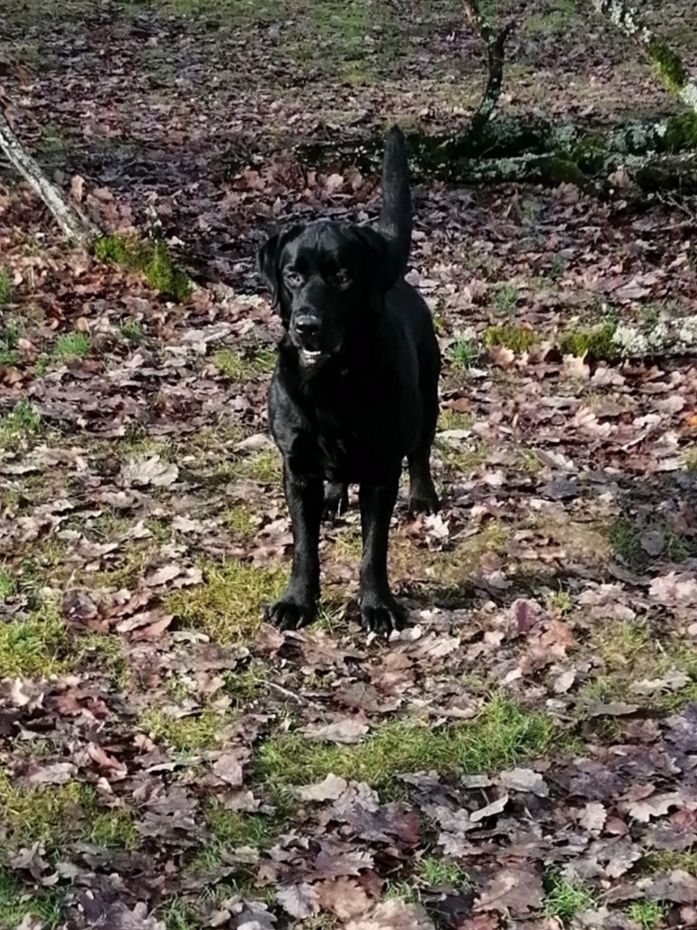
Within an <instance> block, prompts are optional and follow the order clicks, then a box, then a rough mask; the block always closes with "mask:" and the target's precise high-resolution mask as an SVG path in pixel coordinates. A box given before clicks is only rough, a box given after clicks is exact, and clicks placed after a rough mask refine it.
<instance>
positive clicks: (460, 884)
mask: <svg viewBox="0 0 697 930" xmlns="http://www.w3.org/2000/svg"><path fill="white" fill-rule="evenodd" d="M416 877H417V880H418V881H419V882H423V884H425V885H428V887H429V888H452V889H453V890H456V891H457V890H461V889H463V888H468V887H469V886H470V885H471V884H472V883H471V881H470V877H469V875H468V874H467V872H466V871H465V869H463V868H462V866H461V865H460V863H459V862H455V861H454V860H452V859H439V858H436V857H435V856H425V857H424V858H423V859H421V860H419V863H418V866H417V869H416Z"/></svg>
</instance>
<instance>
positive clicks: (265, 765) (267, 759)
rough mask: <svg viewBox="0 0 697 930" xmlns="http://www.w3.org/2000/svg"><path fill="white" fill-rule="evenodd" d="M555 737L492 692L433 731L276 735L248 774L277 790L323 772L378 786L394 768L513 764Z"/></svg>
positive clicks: (540, 717) (397, 728)
mask: <svg viewBox="0 0 697 930" xmlns="http://www.w3.org/2000/svg"><path fill="white" fill-rule="evenodd" d="M557 735H558V734H557V733H556V728H555V726H554V724H553V722H552V721H551V720H550V719H549V718H548V717H546V716H545V715H544V714H540V713H537V712H534V711H533V712H530V711H526V710H524V709H523V708H521V707H519V706H517V705H515V704H514V703H512V702H511V701H509V700H507V699H506V698H504V697H501V696H499V695H494V696H492V697H491V699H490V700H489V701H488V702H487V703H486V704H485V705H484V707H483V708H482V710H481V712H480V714H479V716H478V717H476V718H475V719H474V720H473V721H471V722H467V723H463V724H453V725H450V726H446V727H443V728H442V729H440V730H433V729H431V728H429V727H427V726H421V725H419V724H418V723H415V722H413V721H398V720H397V721H394V722H391V723H386V724H383V725H381V726H379V727H377V728H376V729H375V730H373V732H372V733H371V734H370V735H369V736H368V738H367V739H366V740H365V741H364V742H363V743H361V744H360V745H358V746H355V747H337V746H330V745H326V744H322V743H312V742H310V741H309V740H307V739H306V738H305V737H303V736H302V735H301V734H299V733H293V732H290V733H283V734H279V735H277V736H275V737H272V738H270V739H268V740H267V741H266V742H264V743H262V745H261V746H260V748H259V754H258V758H257V763H256V776H257V777H258V778H259V779H260V781H261V782H262V783H264V784H267V785H269V786H271V787H274V788H277V789H278V788H282V787H285V786H291V785H305V784H312V783H313V782H318V781H322V779H323V778H325V777H326V776H327V775H329V774H334V775H339V776H341V777H343V778H347V779H354V780H356V781H365V782H367V783H368V784H371V785H378V786H383V787H385V786H387V785H388V784H390V783H391V781H392V779H394V777H395V776H397V775H399V774H400V773H405V772H413V771H420V770H422V769H432V770H435V771H437V772H441V773H443V774H454V773H457V772H460V773H463V774H465V773H470V774H471V773H476V772H488V771H493V770H495V769H498V768H501V767H504V766H509V765H510V766H513V765H516V764H517V763H518V762H520V761H521V760H522V759H525V758H530V757H531V756H535V755H543V754H544V753H545V752H546V751H547V750H548V749H549V747H550V745H551V744H552V741H553V740H554V739H555V736H557Z"/></svg>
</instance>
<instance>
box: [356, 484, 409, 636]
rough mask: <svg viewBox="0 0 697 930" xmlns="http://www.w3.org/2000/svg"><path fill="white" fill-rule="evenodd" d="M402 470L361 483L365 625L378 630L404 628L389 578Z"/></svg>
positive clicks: (361, 588) (403, 618) (403, 617)
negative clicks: (389, 551)
mask: <svg viewBox="0 0 697 930" xmlns="http://www.w3.org/2000/svg"><path fill="white" fill-rule="evenodd" d="M398 487H399V472H398V471H397V472H396V473H395V474H394V475H393V476H392V477H391V478H390V479H389V480H388V481H386V482H385V483H384V484H361V487H360V495H359V496H360V504H361V528H362V530H363V558H362V560H361V581H360V595H359V599H360V608H361V619H362V621H363V626H364V627H365V628H366V629H368V630H374V631H375V632H377V633H385V634H387V633H390V632H391V631H392V630H401V629H402V627H403V626H404V621H405V618H406V612H405V610H404V608H403V607H401V606H400V605H399V604H398V603H397V601H396V600H395V599H394V597H393V596H392V592H391V591H390V583H389V581H388V578H387V546H388V539H389V532H390V519H391V518H392V511H393V510H394V505H395V501H396V500H397V490H398Z"/></svg>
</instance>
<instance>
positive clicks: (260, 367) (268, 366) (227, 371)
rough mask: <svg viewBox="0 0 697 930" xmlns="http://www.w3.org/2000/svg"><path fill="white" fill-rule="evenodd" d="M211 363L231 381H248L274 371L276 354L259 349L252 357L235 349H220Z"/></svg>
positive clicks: (270, 350)
mask: <svg viewBox="0 0 697 930" xmlns="http://www.w3.org/2000/svg"><path fill="white" fill-rule="evenodd" d="M211 361H212V362H213V364H214V365H215V367H216V368H217V369H218V371H219V372H220V373H221V375H225V377H226V378H229V379H230V381H248V380H250V379H251V378H256V377H258V376H259V375H263V374H267V373H268V372H270V371H273V367H274V365H275V364H276V354H275V352H274V351H273V350H272V349H257V350H256V352H254V353H253V354H251V355H246V354H243V353H242V352H237V351H235V350H234V349H219V350H218V351H217V352H215V353H214V355H213V356H212V358H211Z"/></svg>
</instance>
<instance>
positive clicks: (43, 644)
mask: <svg viewBox="0 0 697 930" xmlns="http://www.w3.org/2000/svg"><path fill="white" fill-rule="evenodd" d="M70 658H71V648H70V637H69V635H68V631H67V629H66V627H65V624H64V623H63V621H62V619H61V618H60V616H59V615H58V611H57V610H56V608H55V607H53V606H44V607H43V608H41V609H40V610H38V611H37V612H36V613H34V614H30V615H29V616H28V617H27V619H26V620H12V621H9V622H5V623H0V678H35V677H36V678H38V677H42V678H43V677H48V676H49V675H55V674H58V673H59V672H61V671H64V670H65V669H66V668H67V666H68V665H69V663H70Z"/></svg>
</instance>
